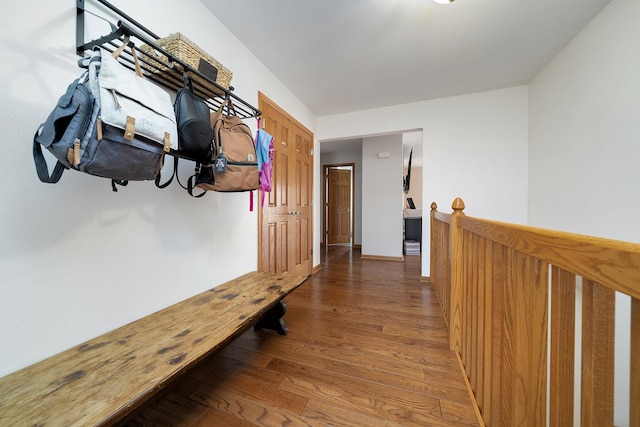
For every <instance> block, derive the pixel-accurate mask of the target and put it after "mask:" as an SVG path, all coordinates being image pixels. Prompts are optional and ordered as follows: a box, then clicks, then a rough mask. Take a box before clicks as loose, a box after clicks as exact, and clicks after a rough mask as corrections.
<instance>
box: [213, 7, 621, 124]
mask: <svg viewBox="0 0 640 427" xmlns="http://www.w3.org/2000/svg"><path fill="white" fill-rule="evenodd" d="M201 1H202V3H203V4H205V5H206V6H207V7H208V8H209V9H210V10H211V11H212V12H213V14H214V15H215V16H216V17H217V18H218V19H219V20H220V21H222V23H223V24H224V25H225V26H226V27H227V28H229V30H230V31H231V32H233V33H234V34H235V36H236V37H237V38H238V39H240V41H241V42H243V43H244V44H245V45H246V46H247V48H248V49H249V50H250V51H252V52H253V53H254V54H255V55H256V57H257V58H258V59H259V60H260V61H261V62H262V63H264V64H265V65H266V66H267V67H268V68H269V69H270V70H271V71H272V72H273V73H274V74H275V76H276V77H277V78H279V79H280V80H281V81H282V83H283V84H284V85H285V86H286V87H287V88H289V89H290V90H291V91H292V92H293V93H294V95H296V96H297V97H298V98H299V99H300V100H301V101H302V102H303V103H304V104H305V105H306V106H307V107H308V108H309V109H310V110H311V111H312V112H313V113H314V114H315V115H316V116H318V117H323V116H328V115H333V114H340V113H345V112H350V111H358V110H365V109H370V108H377V107H383V106H388V105H397V104H403V103H409V102H416V101H422V100H428V99H435V98H443V97H448V96H455V95H461V94H465V93H473V92H481V91H486V90H494V89H499V88H505V87H511V86H517V85H522V84H527V83H529V82H530V81H531V80H532V78H533V77H535V75H536V74H537V73H538V72H540V70H541V69H542V68H543V67H544V66H545V65H546V64H547V63H548V62H549V61H550V60H551V59H552V58H553V57H554V56H555V55H557V54H558V52H559V51H560V50H561V49H562V48H563V47H564V46H565V45H566V44H567V43H568V42H569V41H571V39H572V38H573V37H575V36H576V34H577V33H578V32H579V31H580V30H581V29H582V28H584V26H585V25H586V24H588V23H589V21H590V20H591V19H592V18H593V17H594V16H595V15H597V14H598V12H599V11H600V10H602V9H603V8H604V6H606V5H607V4H608V3H609V2H610V0H562V1H558V0H455V2H454V3H451V4H446V5H441V4H436V3H434V2H433V1H432V0H317V1H311V0H268V1H267V0H234V1H229V0H201Z"/></svg>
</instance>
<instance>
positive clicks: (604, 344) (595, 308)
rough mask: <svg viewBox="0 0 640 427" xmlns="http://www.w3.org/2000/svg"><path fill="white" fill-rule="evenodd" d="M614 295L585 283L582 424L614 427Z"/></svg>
mask: <svg viewBox="0 0 640 427" xmlns="http://www.w3.org/2000/svg"><path fill="white" fill-rule="evenodd" d="M614 322H615V292H614V291H612V290H611V289H609V288H606V287H604V286H602V285H599V284H597V283H595V282H592V281H591V280H586V279H584V280H583V281H582V373H581V384H582V387H581V393H580V396H581V405H580V415H581V419H580V422H581V423H582V426H583V427H601V426H611V425H613V356H614V349H613V338H614Z"/></svg>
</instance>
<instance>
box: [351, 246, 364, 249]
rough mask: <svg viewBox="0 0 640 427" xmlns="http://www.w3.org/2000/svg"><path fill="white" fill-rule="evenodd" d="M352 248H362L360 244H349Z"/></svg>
mask: <svg viewBox="0 0 640 427" xmlns="http://www.w3.org/2000/svg"><path fill="white" fill-rule="evenodd" d="M351 247H352V248H353V249H362V245H353V246H351Z"/></svg>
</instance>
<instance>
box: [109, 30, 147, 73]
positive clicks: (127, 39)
mask: <svg viewBox="0 0 640 427" xmlns="http://www.w3.org/2000/svg"><path fill="white" fill-rule="evenodd" d="M127 46H129V47H130V49H131V56H132V57H133V64H134V66H135V69H136V75H137V76H138V77H144V76H143V75H142V68H141V67H140V61H138V54H137V53H136V48H135V44H133V42H131V41H130V37H129V35H128V34H127V35H126V36H124V41H123V42H122V45H121V46H120V47H119V48H117V49H116V50H115V51H114V52H113V53H112V54H111V56H113V58H114V59H118V57H119V56H120V54H121V53H122V52H124V50H125V48H126V47H127Z"/></svg>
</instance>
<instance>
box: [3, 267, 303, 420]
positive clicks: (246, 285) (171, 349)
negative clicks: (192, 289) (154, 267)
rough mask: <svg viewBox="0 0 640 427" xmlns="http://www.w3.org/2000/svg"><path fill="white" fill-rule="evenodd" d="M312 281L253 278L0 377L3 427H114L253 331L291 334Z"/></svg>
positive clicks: (233, 282)
mask: <svg viewBox="0 0 640 427" xmlns="http://www.w3.org/2000/svg"><path fill="white" fill-rule="evenodd" d="M305 280H306V278H305V277H296V276H289V275H274V274H268V273H258V272H254V273H248V274H246V275H244V276H242V277H239V278H237V279H234V280H231V281H230V282H227V283H225V284H223V285H220V286H218V287H216V288H213V289H210V290H209V291H206V292H203V293H201V294H199V295H196V296H194V297H192V298H189V299H187V300H185V301H182V302H179V303H177V304H175V305H172V306H170V307H167V308H165V309H163V310H160V311H158V312H156V313H153V314H151V315H149V316H146V317H143V318H141V319H139V320H136V321H134V322H132V323H129V324H128V325H125V326H122V327H120V328H118V329H115V330H113V331H111V332H107V333H106V334H104V335H101V336H99V337H97V338H94V339H92V340H90V341H87V342H85V343H83V344H81V345H78V346H76V347H74V348H71V349H69V350H66V351H64V352H62V353H59V354H57V355H55V356H52V357H50V358H48V359H46V360H43V361H41V362H39V363H36V364H34V365H31V366H29V367H27V368H24V369H22V370H20V371H17V372H14V373H12V374H10V375H8V376H6V377H3V378H0V425H3V426H71V425H87V426H89V425H112V424H114V423H116V422H118V421H121V420H123V419H124V418H125V417H126V416H127V415H129V414H130V413H132V412H133V410H135V409H136V408H137V407H139V406H140V405H141V404H142V403H143V402H144V401H146V400H147V399H149V398H150V397H151V396H153V395H154V394H155V393H157V392H158V391H160V390H161V389H162V388H163V387H165V386H166V385H167V384H168V383H170V382H171V381H172V380H173V379H175V378H176V377H178V376H179V375H180V374H182V373H183V372H185V371H186V370H187V369H189V368H190V367H192V366H193V365H195V364H196V363H198V362H199V361H200V360H202V359H203V358H205V357H207V356H208V355H210V354H212V353H213V352H215V351H216V350H218V349H219V348H221V347H222V346H224V345H225V344H226V343H228V342H230V341H231V340H232V339H234V338H235V337H237V336H239V335H240V334H242V333H243V332H244V331H246V330H247V329H248V328H250V327H251V326H252V325H254V326H255V327H257V328H269V329H274V330H276V331H277V332H278V333H280V334H283V335H285V334H286V332H287V330H286V327H285V326H284V323H283V321H282V316H283V315H284V311H285V307H284V303H283V302H282V299H283V298H284V297H285V296H286V295H287V294H289V293H290V292H291V291H293V290H294V289H295V288H297V287H298V286H300V285H301V284H302V283H303V282H304V281H305Z"/></svg>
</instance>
